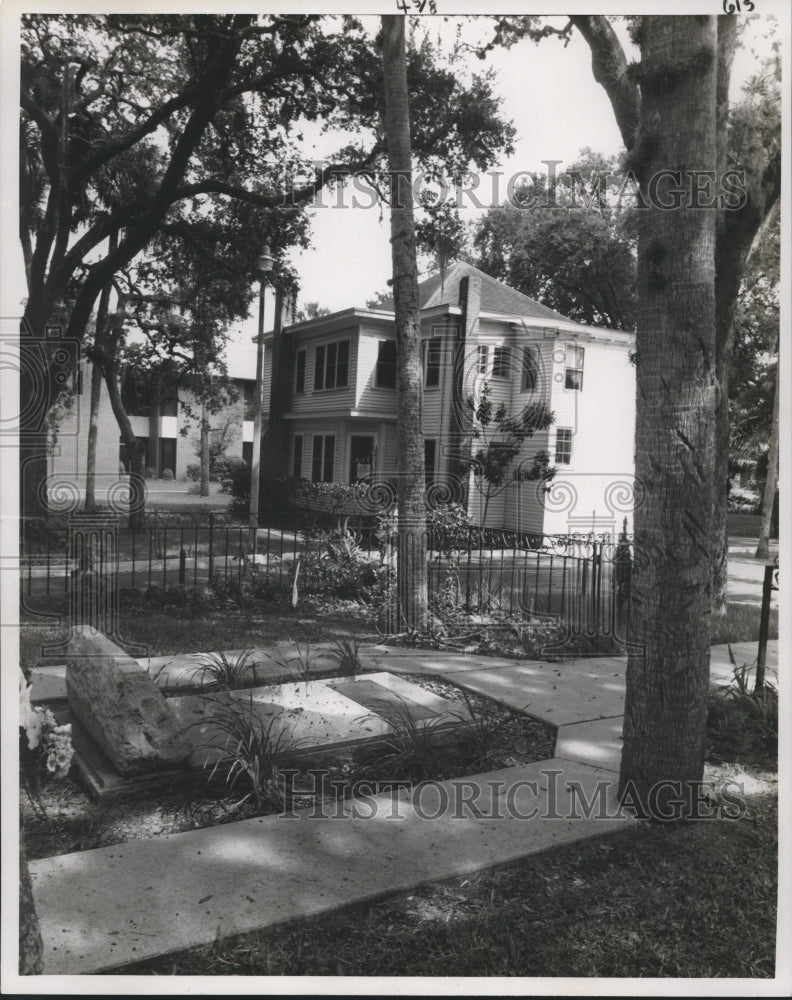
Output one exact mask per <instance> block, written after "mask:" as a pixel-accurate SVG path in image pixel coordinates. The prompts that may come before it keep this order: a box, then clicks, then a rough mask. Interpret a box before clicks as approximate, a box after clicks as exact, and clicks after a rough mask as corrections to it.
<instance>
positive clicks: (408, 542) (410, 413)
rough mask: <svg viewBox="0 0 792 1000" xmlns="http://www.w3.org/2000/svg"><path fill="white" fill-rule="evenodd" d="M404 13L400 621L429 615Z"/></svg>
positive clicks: (392, 152) (396, 167)
mask: <svg viewBox="0 0 792 1000" xmlns="http://www.w3.org/2000/svg"><path fill="white" fill-rule="evenodd" d="M404 24H405V19H404V16H403V15H401V14H399V15H393V14H390V15H383V17H382V62H383V75H384V80H385V113H384V127H385V136H386V142H387V147H388V166H389V169H390V194H391V252H392V257H393V300H394V311H395V314H396V344H397V348H396V350H397V354H396V357H397V380H396V382H397V394H396V395H397V416H398V424H399V455H398V467H397V468H398V505H399V521H398V545H397V551H398V562H397V599H398V615H399V619H400V626H401V627H408V628H417V629H423V628H425V626H426V622H427V610H428V609H427V600H428V598H427V579H426V508H425V505H424V491H425V482H424V443H423V414H422V407H423V382H422V371H421V316H420V309H419V303H418V265H417V262H416V256H415V218H414V213H413V201H412V152H411V144H410V114H409V97H408V93H407V53H406V45H405V38H404V30H405V28H404Z"/></svg>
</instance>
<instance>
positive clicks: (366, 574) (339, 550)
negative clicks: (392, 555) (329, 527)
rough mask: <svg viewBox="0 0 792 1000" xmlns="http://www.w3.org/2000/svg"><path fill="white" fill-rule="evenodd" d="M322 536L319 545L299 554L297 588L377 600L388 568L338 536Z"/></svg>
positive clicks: (316, 592) (310, 592)
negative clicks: (302, 554)
mask: <svg viewBox="0 0 792 1000" xmlns="http://www.w3.org/2000/svg"><path fill="white" fill-rule="evenodd" d="M324 537H325V539H326V541H325V544H324V546H323V547H322V548H319V547H314V548H313V549H312V550H311V551H309V552H307V553H306V554H305V555H304V556H303V558H302V565H301V573H300V584H299V585H300V591H301V592H302V593H307V594H329V595H332V596H333V597H341V598H345V599H347V600H353V601H354V600H363V601H365V602H366V603H370V602H372V601H376V600H379V599H380V598H381V596H382V595H383V593H384V592H385V589H386V588H387V585H388V580H389V577H390V569H389V568H388V567H387V566H384V565H382V564H381V563H377V562H371V561H369V560H368V559H366V558H365V556H364V555H363V554H362V553H361V552H360V551H359V550H356V549H355V548H354V547H352V546H351V545H349V548H347V547H346V546H345V545H344V543H343V541H342V540H341V539H339V538H335V539H334V538H333V537H332V536H324Z"/></svg>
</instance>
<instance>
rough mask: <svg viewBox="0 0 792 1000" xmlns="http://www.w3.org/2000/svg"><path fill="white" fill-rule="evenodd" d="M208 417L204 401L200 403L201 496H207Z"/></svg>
mask: <svg viewBox="0 0 792 1000" xmlns="http://www.w3.org/2000/svg"><path fill="white" fill-rule="evenodd" d="M209 458H210V455H209V417H208V416H207V413H206V401H204V402H202V403H201V496H202V497H208V496H209Z"/></svg>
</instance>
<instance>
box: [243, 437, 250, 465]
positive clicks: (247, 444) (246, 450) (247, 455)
mask: <svg viewBox="0 0 792 1000" xmlns="http://www.w3.org/2000/svg"><path fill="white" fill-rule="evenodd" d="M242 459H243V461H245V462H247V464H248V465H252V464H253V442H252V441H243V442H242Z"/></svg>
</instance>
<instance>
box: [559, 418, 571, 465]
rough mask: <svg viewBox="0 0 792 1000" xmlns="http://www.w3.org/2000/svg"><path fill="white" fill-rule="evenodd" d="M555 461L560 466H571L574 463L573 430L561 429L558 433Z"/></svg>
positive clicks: (568, 428)
mask: <svg viewBox="0 0 792 1000" xmlns="http://www.w3.org/2000/svg"><path fill="white" fill-rule="evenodd" d="M555 460H556V464H558V465H569V463H570V462H571V461H572V429H571V428H570V427H559V428H558V430H557V431H556V451H555Z"/></svg>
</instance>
